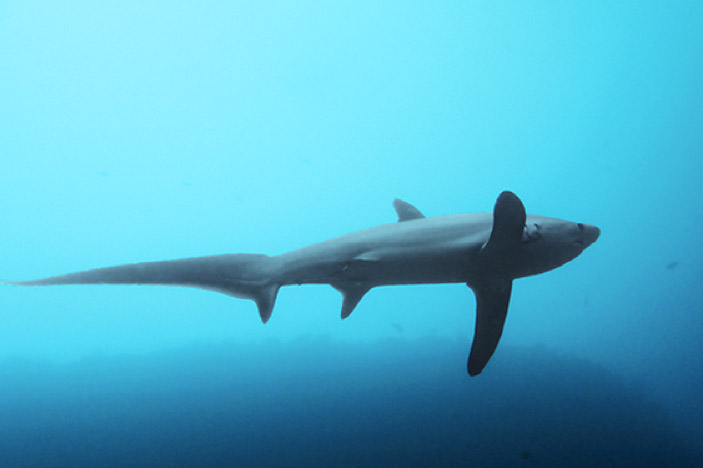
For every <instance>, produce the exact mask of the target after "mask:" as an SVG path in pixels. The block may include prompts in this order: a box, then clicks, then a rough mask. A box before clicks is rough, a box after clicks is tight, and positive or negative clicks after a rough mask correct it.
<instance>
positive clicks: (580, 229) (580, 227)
mask: <svg viewBox="0 0 703 468" xmlns="http://www.w3.org/2000/svg"><path fill="white" fill-rule="evenodd" d="M576 226H578V228H579V231H581V232H583V223H578V224H577V225H576Z"/></svg>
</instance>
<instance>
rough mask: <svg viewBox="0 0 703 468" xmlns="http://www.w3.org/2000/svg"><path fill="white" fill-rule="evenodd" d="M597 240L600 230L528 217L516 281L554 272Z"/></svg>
mask: <svg viewBox="0 0 703 468" xmlns="http://www.w3.org/2000/svg"><path fill="white" fill-rule="evenodd" d="M599 236H600V229H598V228H597V227H596V226H593V225H590V224H583V223H574V222H571V221H565V220H563V219H557V218H547V217H545V216H535V215H527V218H526V221H525V227H524V229H523V232H522V242H521V246H520V249H519V251H520V254H519V257H520V261H519V262H518V263H519V268H518V270H519V271H518V272H516V273H517V276H515V277H516V278H521V277H524V276H531V275H537V274H539V273H544V272H546V271H550V270H553V269H555V268H557V267H560V266H561V265H563V264H565V263H566V262H570V261H571V260H573V259H575V258H576V257H578V256H579V255H581V252H583V251H584V250H585V249H586V248H587V247H588V246H590V245H591V244H593V243H594V242H595V241H596V240H597V239H598V237H599Z"/></svg>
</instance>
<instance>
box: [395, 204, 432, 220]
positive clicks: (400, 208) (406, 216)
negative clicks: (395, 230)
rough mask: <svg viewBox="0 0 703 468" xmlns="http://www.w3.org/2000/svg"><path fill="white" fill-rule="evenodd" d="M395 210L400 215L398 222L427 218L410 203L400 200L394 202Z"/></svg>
mask: <svg viewBox="0 0 703 468" xmlns="http://www.w3.org/2000/svg"><path fill="white" fill-rule="evenodd" d="M393 208H394V209H395V212H396V214H397V215H398V222H401V221H409V220H411V219H418V218H424V217H425V215H423V214H422V213H420V210H418V209H417V208H415V207H414V206H412V205H411V204H410V203H408V202H404V201H403V200H401V199H400V198H396V199H395V200H393Z"/></svg>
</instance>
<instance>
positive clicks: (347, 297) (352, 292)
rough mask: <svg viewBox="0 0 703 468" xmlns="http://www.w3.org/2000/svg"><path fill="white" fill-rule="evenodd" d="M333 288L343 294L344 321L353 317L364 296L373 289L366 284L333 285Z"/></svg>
mask: <svg viewBox="0 0 703 468" xmlns="http://www.w3.org/2000/svg"><path fill="white" fill-rule="evenodd" d="M332 287H333V288H334V289H336V290H337V291H339V292H340V293H342V297H343V299H342V320H344V319H345V318H347V317H349V316H350V315H351V313H352V312H353V311H354V308H355V307H356V305H357V304H358V303H359V301H360V300H361V298H362V297H364V294H366V293H367V292H369V289H371V286H370V285H368V284H366V283H344V284H333V285H332Z"/></svg>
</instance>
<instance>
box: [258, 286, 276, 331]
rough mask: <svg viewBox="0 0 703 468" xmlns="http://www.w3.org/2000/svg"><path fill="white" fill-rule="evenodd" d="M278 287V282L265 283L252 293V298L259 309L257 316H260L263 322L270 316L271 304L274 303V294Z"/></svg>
mask: <svg viewBox="0 0 703 468" xmlns="http://www.w3.org/2000/svg"><path fill="white" fill-rule="evenodd" d="M280 288H281V285H280V284H267V285H266V286H263V287H261V288H259V289H258V290H257V291H256V292H255V293H254V297H253V299H254V302H256V307H257V308H258V309H259V317H261V321H262V322H263V323H266V322H268V321H269V319H270V318H271V312H273V305H274V304H275V303H276V296H277V295H278V290H279V289H280Z"/></svg>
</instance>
